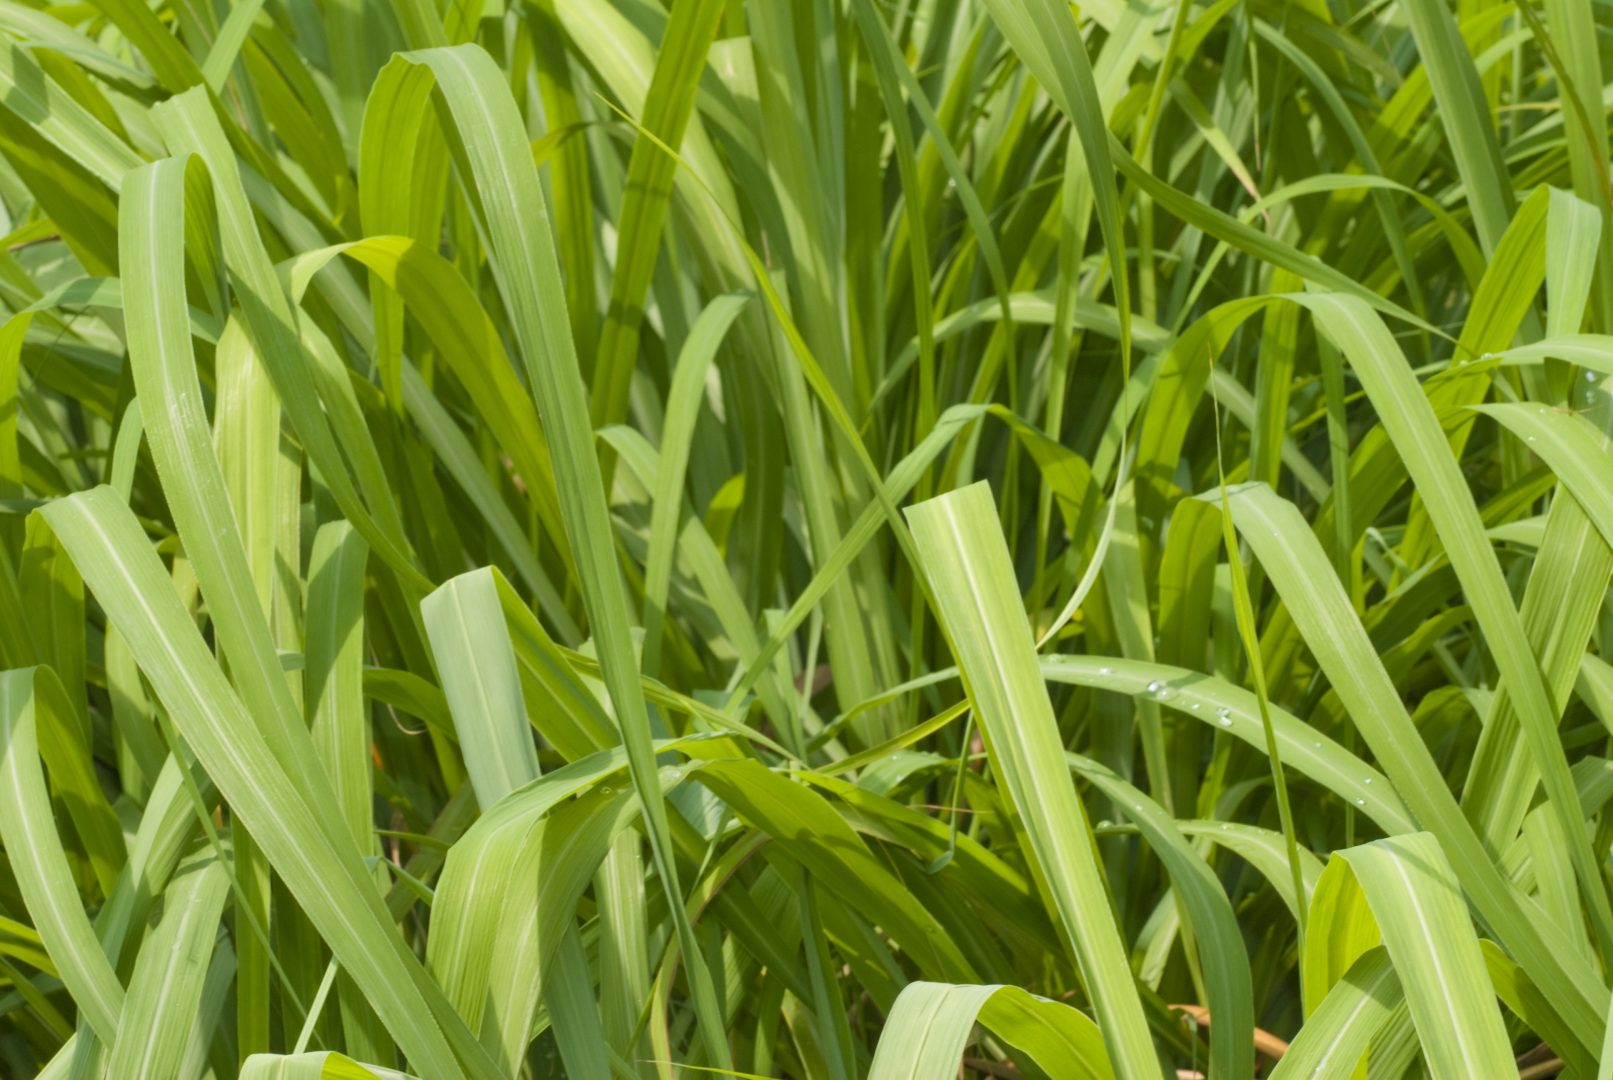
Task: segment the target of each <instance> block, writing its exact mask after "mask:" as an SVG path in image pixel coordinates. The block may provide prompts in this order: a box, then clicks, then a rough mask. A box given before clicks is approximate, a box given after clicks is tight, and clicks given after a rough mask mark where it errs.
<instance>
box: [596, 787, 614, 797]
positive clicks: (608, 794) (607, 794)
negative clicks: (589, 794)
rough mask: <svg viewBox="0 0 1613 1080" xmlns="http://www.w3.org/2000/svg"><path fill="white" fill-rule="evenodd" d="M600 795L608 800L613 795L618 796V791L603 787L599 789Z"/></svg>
mask: <svg viewBox="0 0 1613 1080" xmlns="http://www.w3.org/2000/svg"><path fill="white" fill-rule="evenodd" d="M599 793H600V794H601V795H603V796H605V797H606V798H607V799H608V798H610V797H611V796H612V795H614V794H616V789H615V788H610V787H602V788H600V789H599Z"/></svg>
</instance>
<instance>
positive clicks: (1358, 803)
mask: <svg viewBox="0 0 1613 1080" xmlns="http://www.w3.org/2000/svg"><path fill="white" fill-rule="evenodd" d="M1366 804H1367V801H1366V800H1365V799H1357V800H1355V805H1357V806H1365V805H1366Z"/></svg>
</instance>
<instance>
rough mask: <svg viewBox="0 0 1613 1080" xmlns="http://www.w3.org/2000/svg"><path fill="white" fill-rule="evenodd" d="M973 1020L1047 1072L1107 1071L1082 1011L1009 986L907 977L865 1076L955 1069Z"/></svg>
mask: <svg viewBox="0 0 1613 1080" xmlns="http://www.w3.org/2000/svg"><path fill="white" fill-rule="evenodd" d="M976 1020H979V1021H980V1023H982V1024H984V1025H986V1026H987V1027H989V1028H991V1030H992V1031H993V1032H994V1033H996V1034H997V1035H998V1036H1000V1037H1001V1038H1003V1039H1005V1040H1006V1041H1008V1042H1009V1043H1012V1044H1013V1045H1014V1046H1017V1047H1020V1048H1022V1049H1023V1050H1025V1052H1026V1053H1027V1054H1028V1055H1029V1056H1030V1059H1031V1060H1032V1061H1034V1062H1035V1063H1036V1064H1037V1065H1038V1066H1040V1067H1041V1068H1042V1069H1043V1070H1045V1071H1046V1072H1047V1073H1048V1074H1049V1075H1051V1076H1068V1077H1071V1078H1072V1080H1076V1078H1083V1077H1093V1078H1097V1077H1107V1076H1111V1075H1113V1073H1112V1071H1111V1066H1110V1064H1109V1058H1108V1055H1107V1054H1106V1053H1105V1051H1104V1048H1103V1037H1102V1036H1101V1035H1100V1034H1099V1032H1098V1029H1097V1026H1096V1025H1095V1024H1093V1023H1092V1021H1091V1020H1089V1019H1088V1018H1087V1016H1086V1014H1085V1013H1082V1012H1079V1011H1077V1010H1075V1009H1072V1008H1070V1007H1069V1006H1068V1005H1061V1004H1059V1003H1057V1002H1053V1001H1047V1000H1045V999H1043V998H1036V997H1032V996H1031V995H1030V994H1027V993H1025V992H1024V991H1023V990H1020V989H1019V988H1018V987H1013V986H946V985H943V984H941V983H922V982H921V983H912V984H911V985H909V986H908V987H907V988H906V989H905V990H903V991H902V994H901V996H900V997H899V998H897V999H896V1007H895V1008H894V1009H892V1010H891V1015H890V1020H889V1024H888V1026H887V1027H886V1029H885V1033H884V1034H883V1035H882V1036H881V1037H880V1040H879V1051H878V1053H876V1054H875V1055H874V1062H873V1066H872V1068H871V1069H870V1071H869V1073H868V1075H869V1078H870V1080H943V1078H950V1077H952V1076H955V1075H957V1071H958V1059H959V1058H960V1057H961V1056H962V1055H963V1049H964V1045H965V1044H966V1043H967V1042H968V1038H969V1031H970V1028H971V1027H973V1025H974V1023H975V1021H976Z"/></svg>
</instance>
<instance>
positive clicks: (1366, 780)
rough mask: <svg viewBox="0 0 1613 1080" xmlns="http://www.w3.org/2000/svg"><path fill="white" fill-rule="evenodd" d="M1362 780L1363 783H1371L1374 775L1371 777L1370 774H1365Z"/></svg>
mask: <svg viewBox="0 0 1613 1080" xmlns="http://www.w3.org/2000/svg"><path fill="white" fill-rule="evenodd" d="M1361 782H1362V783H1363V784H1370V783H1372V777H1370V776H1363V777H1362V778H1361Z"/></svg>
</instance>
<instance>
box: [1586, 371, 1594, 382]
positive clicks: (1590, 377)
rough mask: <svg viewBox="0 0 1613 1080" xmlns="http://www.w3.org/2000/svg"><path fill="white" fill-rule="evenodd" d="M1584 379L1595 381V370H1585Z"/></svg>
mask: <svg viewBox="0 0 1613 1080" xmlns="http://www.w3.org/2000/svg"><path fill="white" fill-rule="evenodd" d="M1585 381H1586V382H1595V381H1596V372H1594V371H1587V372H1586V373H1585Z"/></svg>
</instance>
